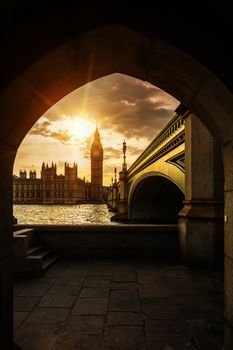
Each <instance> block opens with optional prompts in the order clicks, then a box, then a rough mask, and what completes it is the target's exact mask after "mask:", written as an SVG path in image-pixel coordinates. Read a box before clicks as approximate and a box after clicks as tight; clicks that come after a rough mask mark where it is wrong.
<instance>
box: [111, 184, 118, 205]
mask: <svg viewBox="0 0 233 350" xmlns="http://www.w3.org/2000/svg"><path fill="white" fill-rule="evenodd" d="M117 196H118V188H117V183H116V182H114V183H113V185H112V210H113V211H117V210H118V203H117Z"/></svg>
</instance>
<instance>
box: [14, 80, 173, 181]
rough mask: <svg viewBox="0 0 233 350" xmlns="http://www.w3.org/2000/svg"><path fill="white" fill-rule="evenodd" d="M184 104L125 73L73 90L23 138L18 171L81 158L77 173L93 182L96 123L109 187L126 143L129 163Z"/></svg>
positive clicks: (17, 165) (120, 162) (59, 166)
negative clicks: (91, 164)
mask: <svg viewBox="0 0 233 350" xmlns="http://www.w3.org/2000/svg"><path fill="white" fill-rule="evenodd" d="M178 105H179V102H178V101H177V100H176V99H174V98H173V97H172V96H170V95H168V94H167V93H165V92H164V91H162V90H160V89H158V88H157V87H155V86H153V85H151V84H150V83H148V82H145V81H141V80H138V79H135V78H132V77H129V76H126V75H122V74H112V75H109V76H106V77H104V78H101V79H98V80H96V81H94V82H91V83H89V84H86V85H85V86H83V87H81V88H79V89H77V90H75V91H73V92H72V93H70V94H69V95H67V96H65V97H64V98H63V99H61V100H60V101H59V102H58V103H57V104H56V105H54V106H53V107H52V108H50V109H49V110H48V111H47V112H46V113H45V114H44V115H43V116H41V118H40V119H39V120H38V122H37V123H36V124H35V125H34V126H33V128H32V129H31V130H30V132H29V133H28V135H27V136H26V137H25V139H24V140H23V142H22V144H21V146H20V148H19V150H18V153H17V157H16V160H15V164H14V174H15V175H19V170H20V169H25V170H27V172H29V170H30V169H35V170H36V172H37V177H40V170H41V164H42V162H43V161H44V162H46V163H47V162H49V163H51V162H52V161H53V162H56V163H57V165H58V174H60V173H62V174H63V172H64V162H65V161H68V162H74V161H75V162H78V176H79V177H80V178H83V177H84V176H85V177H86V179H87V180H90V145H91V143H92V140H93V132H94V130H95V127H96V123H98V125H99V131H100V135H101V142H102V145H103V148H104V185H109V184H110V183H111V178H112V177H113V174H114V167H115V166H116V167H117V170H118V171H120V169H121V164H122V142H123V141H124V140H125V141H126V143H127V152H126V156H127V158H126V159H127V164H128V167H129V166H130V165H131V164H132V163H133V162H134V161H135V160H136V159H137V157H138V156H139V155H140V154H141V152H142V151H143V150H144V149H145V147H146V146H147V145H148V144H149V142H150V141H151V140H152V139H153V138H154V137H155V136H156V135H157V134H158V132H160V131H161V129H162V128H163V127H164V126H165V125H166V124H167V122H168V121H169V120H170V119H171V118H172V117H173V116H174V110H175V109H176V107H177V106H178Z"/></svg>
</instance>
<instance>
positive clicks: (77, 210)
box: [13, 204, 115, 225]
mask: <svg viewBox="0 0 233 350" xmlns="http://www.w3.org/2000/svg"><path fill="white" fill-rule="evenodd" d="M13 210H14V216H15V217H16V218H17V219H18V224H58V225H59V224H60V225H61V224H72V225H81V224H110V223H111V224H115V223H114V222H111V221H110V218H111V216H112V215H113V214H112V213H109V212H108V208H107V206H106V205H105V204H82V205H45V204H43V205H40V204H36V205H30V204H27V205H22V204H20V205H19V204H15V205H14V207H13Z"/></svg>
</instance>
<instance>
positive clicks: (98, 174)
mask: <svg viewBox="0 0 233 350" xmlns="http://www.w3.org/2000/svg"><path fill="white" fill-rule="evenodd" d="M90 158H91V182H88V181H85V178H84V179H83V180H81V179H80V178H79V177H78V165H77V163H73V164H72V165H70V164H69V163H65V165H64V175H57V166H56V164H55V163H52V164H51V166H49V165H48V164H45V163H44V162H43V164H42V167H41V178H37V176H36V171H35V170H30V172H29V177H27V173H26V171H25V170H20V174H19V177H18V176H15V175H14V176H13V203H15V204H20V203H21V204H23V203H24V204H26V203H31V204H36V203H37V204H38V203H40V204H51V203H53V204H56V203H57V204H63V203H64V204H75V203H82V202H84V203H86V202H89V203H101V202H103V201H104V199H105V197H106V193H105V192H106V188H105V191H104V187H103V147H102V144H101V141H100V134H99V130H98V127H96V130H95V133H94V140H93V143H92V145H91V149H90Z"/></svg>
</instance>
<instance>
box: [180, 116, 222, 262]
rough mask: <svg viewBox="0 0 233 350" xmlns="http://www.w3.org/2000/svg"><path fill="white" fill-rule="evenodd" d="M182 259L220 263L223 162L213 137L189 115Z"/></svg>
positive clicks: (186, 137)
mask: <svg viewBox="0 0 233 350" xmlns="http://www.w3.org/2000/svg"><path fill="white" fill-rule="evenodd" d="M179 216H180V219H179V239H180V247H181V253H182V256H183V259H184V262H185V263H186V264H188V265H194V266H202V267H205V268H214V267H216V266H219V265H222V264H223V241H224V231H223V165H222V159H221V153H220V148H219V147H218V145H217V143H216V141H215V140H214V138H213V136H212V135H211V134H210V133H209V131H208V130H207V129H206V128H205V126H204V125H203V124H202V123H201V121H200V120H199V119H198V118H197V117H196V116H195V115H192V114H189V116H188V117H187V118H186V119H185V201H184V207H183V209H182V210H181V212H180V213H179Z"/></svg>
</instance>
